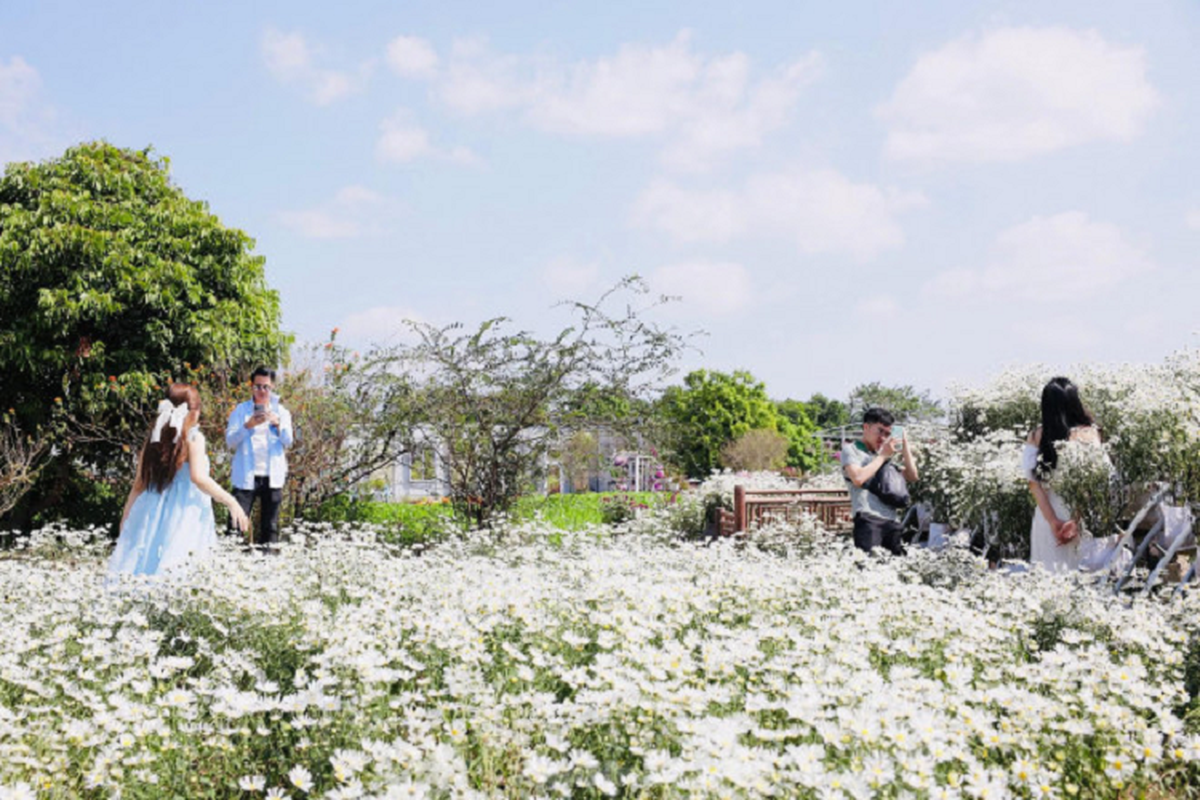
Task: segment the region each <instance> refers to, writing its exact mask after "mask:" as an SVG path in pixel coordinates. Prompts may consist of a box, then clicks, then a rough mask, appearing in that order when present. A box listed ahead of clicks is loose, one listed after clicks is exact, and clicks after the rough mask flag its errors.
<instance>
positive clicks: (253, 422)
mask: <svg viewBox="0 0 1200 800" xmlns="http://www.w3.org/2000/svg"><path fill="white" fill-rule="evenodd" d="M266 421H267V413H266V412H265V411H255V412H254V413H253V414H251V415H250V419H248V420H246V430H250V429H251V428H257V427H258V426H259V425H262V424H263V423H264V422H266Z"/></svg>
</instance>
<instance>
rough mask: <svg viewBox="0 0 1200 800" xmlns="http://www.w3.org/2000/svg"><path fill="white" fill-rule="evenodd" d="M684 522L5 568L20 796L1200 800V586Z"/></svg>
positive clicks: (63, 542)
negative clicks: (159, 566)
mask: <svg viewBox="0 0 1200 800" xmlns="http://www.w3.org/2000/svg"><path fill="white" fill-rule="evenodd" d="M664 524H665V523H664V522H663V520H662V519H660V518H658V517H656V516H654V515H651V516H647V517H644V518H642V519H640V520H637V521H635V522H634V523H631V524H630V525H627V526H624V527H619V528H615V529H614V528H595V529H591V530H585V531H583V532H579V533H566V534H564V533H563V532H562V531H558V530H554V529H551V528H549V527H548V526H543V525H541V524H539V523H532V524H526V525H524V526H514V527H509V528H505V529H502V530H500V531H495V532H490V533H487V534H478V535H473V536H466V537H464V538H455V539H450V540H447V541H445V542H442V543H439V544H437V545H436V546H432V547H429V548H426V549H395V548H392V547H389V546H387V545H383V544H380V543H379V542H378V541H377V537H376V536H375V535H374V533H373V532H372V531H370V530H366V529H349V528H342V529H338V530H334V529H331V528H328V527H325V528H319V527H309V528H298V529H295V530H294V531H293V542H292V543H291V544H290V545H288V546H286V547H285V549H284V550H283V552H282V554H281V555H279V556H276V557H264V556H261V555H250V554H246V553H241V552H238V551H236V550H234V549H232V548H231V549H228V550H225V551H222V552H221V553H220V554H219V555H218V556H217V557H216V558H215V559H213V560H212V561H211V562H210V563H207V564H205V565H202V566H200V567H197V568H196V569H195V571H194V572H193V573H192V574H191V576H190V577H189V579H188V581H187V582H186V584H184V585H181V586H177V587H175V588H170V589H168V588H164V587H155V588H149V587H144V588H138V587H135V586H125V587H113V586H106V584H105V579H104V559H103V555H104V553H105V552H106V547H107V545H103V544H88V540H89V539H90V538H91V537H92V536H93V535H94V534H95V532H89V531H66V530H62V529H56V530H48V531H42V532H41V533H39V534H38V535H36V536H35V537H34V539H33V540H31V541H30V542H29V543H28V545H27V546H26V547H24V548H23V549H22V550H20V551H16V552H8V553H7V554H4V555H0V593H2V594H3V597H4V609H5V613H4V616H3V620H2V621H0V625H2V626H3V633H2V635H0V798H14V797H20V798H26V797H28V798H32V797H39V798H75V797H82V798H92V797H94V798H101V797H104V798H108V797H122V798H161V797H178V798H185V797H186V798H202V797H214V798H216V797H221V798H225V797H244V798H259V797H271V798H282V797H288V798H306V797H329V798H352V797H377V798H401V797H405V798H407V797H514V798H516V797H522V798H524V797H639V798H641V797H644V798H669V797H813V798H843V797H849V798H865V797H885V798H891V797H894V798H902V797H913V798H925V797H938V798H940V797H978V798H1001V797H1022V798H1023V797H1062V798H1075V797H1078V798H1105V797H1112V798H1125V797H1143V796H1145V797H1177V796H1189V795H1194V794H1196V789H1195V788H1193V787H1194V786H1195V785H1197V784H1198V783H1200V780H1198V779H1200V725H1198V724H1197V722H1198V719H1197V714H1196V712H1195V711H1194V709H1195V707H1196V702H1195V698H1194V697H1193V695H1194V694H1195V692H1196V690H1197V686H1196V684H1197V682H1198V681H1200V669H1198V665H1200V655H1198V652H1197V644H1196V641H1197V639H1196V636H1197V626H1198V624H1200V623H1198V620H1200V613H1197V612H1198V611H1200V597H1197V596H1196V595H1195V594H1193V595H1192V596H1191V597H1187V598H1183V599H1178V598H1176V599H1168V598H1167V597H1156V598H1150V599H1147V600H1142V599H1136V600H1134V599H1128V598H1120V599H1114V598H1113V597H1111V596H1110V595H1109V594H1108V593H1107V592H1105V591H1103V590H1102V589H1100V588H1098V587H1096V586H1093V585H1091V584H1089V583H1088V582H1087V581H1086V580H1085V579H1084V578H1082V577H1062V576H1051V575H1045V574H1041V573H1038V572H1032V573H1027V574H1004V573H1002V572H999V571H990V570H989V569H988V568H987V565H986V563H985V562H983V561H981V560H979V559H977V558H976V557H975V556H973V555H971V554H970V552H969V551H966V550H953V549H952V550H950V551H946V552H943V553H940V554H934V553H927V552H915V553H913V554H911V555H910V556H908V557H906V558H903V559H895V558H890V557H876V556H864V555H863V554H860V553H858V552H857V551H854V550H853V548H850V547H848V545H847V542H846V541H845V539H844V537H840V536H835V535H832V534H827V533H825V532H823V531H821V530H818V529H816V528H815V527H814V525H813V524H812V523H811V522H806V523H803V524H801V525H799V526H798V527H794V528H780V529H777V530H771V531H763V532H761V533H760V535H759V536H758V538H757V540H756V542H750V543H745V542H743V543H736V542H720V543H717V544H713V545H710V546H704V545H703V544H699V543H688V542H683V541H680V540H678V539H677V538H676V537H675V536H674V535H672V534H668V533H666V532H665V528H664V527H663V526H664ZM758 543H762V544H761V545H760V544H758Z"/></svg>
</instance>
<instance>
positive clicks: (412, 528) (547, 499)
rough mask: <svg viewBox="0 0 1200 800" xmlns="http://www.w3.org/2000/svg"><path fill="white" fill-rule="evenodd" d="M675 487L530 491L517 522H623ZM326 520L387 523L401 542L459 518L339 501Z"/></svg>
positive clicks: (572, 525)
mask: <svg viewBox="0 0 1200 800" xmlns="http://www.w3.org/2000/svg"><path fill="white" fill-rule="evenodd" d="M672 497H673V495H672V494H671V493H670V492H589V493H586V494H551V495H544V496H543V495H526V496H524V497H522V498H520V499H519V500H518V501H517V503H516V505H515V506H514V507H513V509H512V513H511V517H512V518H513V519H514V520H517V521H524V520H532V519H536V518H539V517H540V518H541V519H543V520H544V521H545V522H547V523H548V524H550V525H552V526H553V527H555V528H558V529H560V530H566V531H577V530H580V529H582V528H584V527H586V526H588V525H602V524H605V523H611V522H621V521H623V520H624V519H628V518H629V517H630V516H632V513H633V510H634V509H636V508H639V507H644V508H651V507H658V506H662V505H665V504H667V503H668V502H670V501H671V498H672ZM321 520H322V521H325V522H366V523H370V524H373V525H379V526H382V527H384V528H387V529H388V530H389V531H390V532H391V533H392V534H393V537H394V538H395V540H396V541H399V542H418V541H427V540H429V539H433V538H437V537H438V536H439V535H440V534H442V533H444V532H445V531H446V530H447V529H448V528H450V527H453V526H454V525H455V524H456V523H455V520H454V512H453V509H452V508H451V507H450V505H449V504H448V503H441V502H437V501H432V502H430V501H419V502H410V503H384V502H377V501H370V500H358V501H351V500H344V501H335V502H332V503H329V504H326V506H325V507H324V508H323V509H322V511H321Z"/></svg>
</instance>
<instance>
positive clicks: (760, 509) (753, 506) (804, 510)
mask: <svg viewBox="0 0 1200 800" xmlns="http://www.w3.org/2000/svg"><path fill="white" fill-rule="evenodd" d="M716 513H717V519H716V524H717V532H718V533H719V534H720V535H721V536H730V535H732V534H735V533H742V532H745V531H749V530H751V529H752V528H754V527H756V526H758V525H762V524H764V523H766V522H770V521H773V520H787V521H795V520H796V519H798V518H799V516H800V515H801V514H810V515H812V516H814V517H816V518H817V519H818V520H819V521H820V523H821V524H822V525H823V526H824V527H825V528H827V529H829V530H846V529H849V528H850V527H852V526H853V519H852V517H851V515H850V493H849V492H848V491H846V490H845V489H747V488H746V487H744V486H735V487H734V488H733V511H729V510H728V509H724V508H718V509H717V512H716Z"/></svg>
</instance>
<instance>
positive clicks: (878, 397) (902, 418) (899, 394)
mask: <svg viewBox="0 0 1200 800" xmlns="http://www.w3.org/2000/svg"><path fill="white" fill-rule="evenodd" d="M874 407H879V408H886V409H887V410H888V411H890V412H892V414H893V415H894V416H895V417H896V421H897V422H914V421H919V420H932V419H937V418H938V417H940V416H941V415H942V409H941V407H940V406H939V405H938V404H937V401H936V400H934V399H933V398H932V397H930V396H929V392H928V391H923V392H918V391H917V390H916V389H914V388H913V387H911V386H884V385H883V384H881V383H879V382H878V381H875V382H873V383H864V384H862V385H861V386H856V387H855V388H854V391H852V392H850V408H849V412H850V418H851V420H852V421H853V422H856V423H857V422H860V421H861V420H862V414H863V412H864V411H866V410H867V409H868V408H874Z"/></svg>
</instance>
